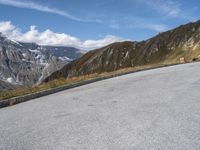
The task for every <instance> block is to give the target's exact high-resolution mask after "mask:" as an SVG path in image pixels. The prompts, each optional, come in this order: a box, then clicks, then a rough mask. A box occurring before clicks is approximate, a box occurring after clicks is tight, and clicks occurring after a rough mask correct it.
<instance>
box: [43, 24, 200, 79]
mask: <svg viewBox="0 0 200 150" xmlns="http://www.w3.org/2000/svg"><path fill="white" fill-rule="evenodd" d="M198 59H200V21H198V22H195V23H189V24H186V25H182V26H180V27H178V28H176V29H173V30H170V31H167V32H163V33H160V34H159V35H157V36H155V37H153V38H150V39H148V40H145V41H141V42H120V43H114V44H111V45H108V46H106V47H103V48H100V49H96V50H93V51H90V52H88V53H86V54H85V55H84V56H82V57H81V58H79V59H77V60H75V61H72V62H71V63H69V64H67V65H65V66H64V67H63V68H62V69H61V70H58V71H56V72H54V73H53V74H52V75H50V76H49V77H48V78H46V79H45V80H44V82H47V81H50V80H53V79H56V78H61V77H62V78H63V77H64V78H68V77H73V76H79V75H86V74H91V73H102V72H109V71H115V70H118V69H121V68H126V67H134V66H140V65H146V64H159V63H178V62H180V61H181V62H185V61H195V60H198Z"/></svg>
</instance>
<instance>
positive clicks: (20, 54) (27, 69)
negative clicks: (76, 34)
mask: <svg viewBox="0 0 200 150" xmlns="http://www.w3.org/2000/svg"><path fill="white" fill-rule="evenodd" d="M80 56H82V53H81V52H80V50H78V49H75V48H71V47H52V46H40V45H37V44H35V43H20V42H17V41H14V40H10V39H8V38H6V37H5V36H3V35H2V34H0V80H1V81H2V84H3V82H4V84H5V83H7V84H9V85H10V84H11V85H13V87H16V86H17V85H19V86H32V85H34V84H36V83H37V82H39V81H40V80H43V78H46V77H47V76H49V75H50V74H52V73H53V72H55V71H56V70H59V69H61V68H62V67H63V66H64V65H66V64H67V63H69V62H71V61H72V60H74V59H77V58H79V57H80ZM5 87H6V86H5Z"/></svg>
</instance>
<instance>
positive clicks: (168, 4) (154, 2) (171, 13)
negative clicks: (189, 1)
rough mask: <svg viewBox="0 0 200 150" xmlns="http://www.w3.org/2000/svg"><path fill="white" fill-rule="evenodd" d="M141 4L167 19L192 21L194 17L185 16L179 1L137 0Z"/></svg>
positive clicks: (185, 13)
mask: <svg viewBox="0 0 200 150" xmlns="http://www.w3.org/2000/svg"><path fill="white" fill-rule="evenodd" d="M137 1H138V2H141V3H142V4H145V5H147V6H149V8H151V9H154V10H156V11H157V12H159V13H162V14H164V15H166V16H168V17H172V18H181V19H187V20H193V19H194V17H192V16H190V15H188V14H187V12H186V11H184V10H183V9H182V8H181V2H180V0H137Z"/></svg>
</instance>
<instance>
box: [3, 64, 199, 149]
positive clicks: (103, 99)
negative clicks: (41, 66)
mask: <svg viewBox="0 0 200 150" xmlns="http://www.w3.org/2000/svg"><path fill="white" fill-rule="evenodd" d="M199 149H200V63H194V64H185V65H179V66H173V67H167V68H161V69H154V70H149V71H143V72H138V73H133V74H129V75H124V76H121V77H116V78H112V79H108V80H104V81H99V82H96V83H92V84H88V85H85V86H81V87H78V88H74V89H70V90H66V91H63V92H59V93H56V94H53V95H49V96H45V97H42V98H38V99H35V100H32V101H29V102H25V103H21V104H18V105H15V106H12V107H7V108H3V109H0V150H199Z"/></svg>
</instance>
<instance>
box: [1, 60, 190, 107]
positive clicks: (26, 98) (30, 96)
mask: <svg viewBox="0 0 200 150" xmlns="http://www.w3.org/2000/svg"><path fill="white" fill-rule="evenodd" d="M184 64H188V63H184ZM184 64H180V63H176V64H170V65H161V66H156V67H150V68H145V69H140V70H134V71H127V72H123V73H118V74H113V75H108V76H105V77H97V78H94V79H89V80H85V81H80V82H77V83H71V84H68V85H64V86H60V87H56V88H52V89H48V90H44V91H39V92H36V93H31V94H28V95H22V96H19V97H13V98H10V99H6V100H1V101H0V108H3V107H8V106H13V105H16V104H19V103H22V102H26V101H29V100H34V99H36V98H40V97H43V96H47V95H50V94H54V93H57V92H61V91H64V90H68V89H72V88H76V87H80V86H83V85H87V84H90V83H94V82H97V81H101V80H106V79H110V78H114V77H119V76H123V75H127V74H131V73H136V72H141V71H147V70H152V69H158V68H164V67H171V66H176V65H184Z"/></svg>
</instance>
